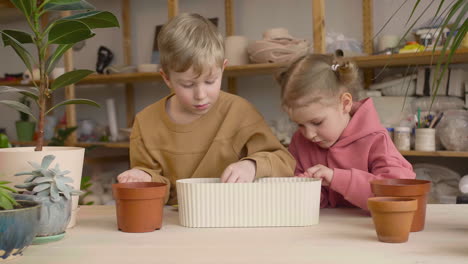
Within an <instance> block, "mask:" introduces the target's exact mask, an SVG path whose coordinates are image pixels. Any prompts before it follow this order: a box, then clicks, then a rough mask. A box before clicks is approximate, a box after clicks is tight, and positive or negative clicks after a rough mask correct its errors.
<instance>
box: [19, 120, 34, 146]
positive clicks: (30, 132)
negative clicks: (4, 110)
mask: <svg viewBox="0 0 468 264" xmlns="http://www.w3.org/2000/svg"><path fill="white" fill-rule="evenodd" d="M35 129H36V123H34V122H28V121H16V136H17V137H18V141H32V140H33V137H34V130H35Z"/></svg>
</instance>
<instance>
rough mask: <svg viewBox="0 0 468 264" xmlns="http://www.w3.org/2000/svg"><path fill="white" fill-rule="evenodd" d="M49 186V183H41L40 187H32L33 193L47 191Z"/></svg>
mask: <svg viewBox="0 0 468 264" xmlns="http://www.w3.org/2000/svg"><path fill="white" fill-rule="evenodd" d="M50 185H51V184H50V183H43V184H41V185H37V186H36V187H34V189H33V192H41V191H43V190H46V189H49V188H50Z"/></svg>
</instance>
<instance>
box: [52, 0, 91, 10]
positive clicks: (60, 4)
mask: <svg viewBox="0 0 468 264" xmlns="http://www.w3.org/2000/svg"><path fill="white" fill-rule="evenodd" d="M44 9H45V10H49V11H65V10H90V9H95V8H94V6H93V5H91V4H90V3H88V2H86V1H84V0H51V1H49V3H47V4H46V5H45V6H44Z"/></svg>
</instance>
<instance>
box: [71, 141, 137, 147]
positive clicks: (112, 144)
mask: <svg viewBox="0 0 468 264" xmlns="http://www.w3.org/2000/svg"><path fill="white" fill-rule="evenodd" d="M75 146H77V147H82V148H87V147H106V148H129V147H130V142H78V143H76V144H75Z"/></svg>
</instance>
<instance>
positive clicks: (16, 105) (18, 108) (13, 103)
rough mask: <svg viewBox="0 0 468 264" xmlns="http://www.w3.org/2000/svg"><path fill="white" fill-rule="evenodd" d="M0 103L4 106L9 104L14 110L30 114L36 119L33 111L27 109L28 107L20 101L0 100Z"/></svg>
mask: <svg viewBox="0 0 468 264" xmlns="http://www.w3.org/2000/svg"><path fill="white" fill-rule="evenodd" d="M0 104H4V105H6V106H9V107H11V108H13V109H15V110H16V111H20V112H23V113H25V114H28V115H30V116H31V117H32V118H33V119H34V120H35V121H37V119H36V117H35V116H34V115H33V113H32V112H31V109H29V107H27V106H26V105H24V104H22V103H20V102H17V101H12V100H0Z"/></svg>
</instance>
